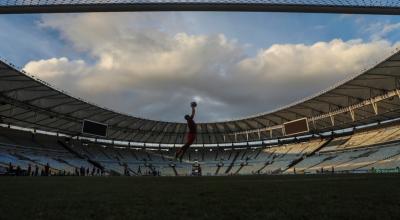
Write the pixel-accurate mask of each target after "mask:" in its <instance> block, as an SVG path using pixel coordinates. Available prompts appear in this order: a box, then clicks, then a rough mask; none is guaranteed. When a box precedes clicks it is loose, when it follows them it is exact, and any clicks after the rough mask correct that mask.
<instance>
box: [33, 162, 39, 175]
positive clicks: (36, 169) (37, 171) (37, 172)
mask: <svg viewBox="0 0 400 220" xmlns="http://www.w3.org/2000/svg"><path fill="white" fill-rule="evenodd" d="M38 175H39V166H38V165H35V173H34V176H38Z"/></svg>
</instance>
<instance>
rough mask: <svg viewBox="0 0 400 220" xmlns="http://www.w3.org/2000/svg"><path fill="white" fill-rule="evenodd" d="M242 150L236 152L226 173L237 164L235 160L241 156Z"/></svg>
mask: <svg viewBox="0 0 400 220" xmlns="http://www.w3.org/2000/svg"><path fill="white" fill-rule="evenodd" d="M239 154H240V151H238V152H236V154H235V157H234V158H233V160H232V162H231V164H229V166H228V168H227V169H226V170H225V174H228V173H229V172H230V171H231V170H232V168H233V166H234V165H235V161H236V160H237V158H238V157H239ZM231 155H232V153H231V154H230V155H229V157H231Z"/></svg>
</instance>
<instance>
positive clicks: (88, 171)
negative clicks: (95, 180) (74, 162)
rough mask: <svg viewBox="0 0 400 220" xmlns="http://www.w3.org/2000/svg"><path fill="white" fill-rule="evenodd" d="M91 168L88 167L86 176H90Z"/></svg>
mask: <svg viewBox="0 0 400 220" xmlns="http://www.w3.org/2000/svg"><path fill="white" fill-rule="evenodd" d="M89 173H90V170H89V167H88V168H87V169H86V176H89Z"/></svg>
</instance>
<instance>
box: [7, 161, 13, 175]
mask: <svg viewBox="0 0 400 220" xmlns="http://www.w3.org/2000/svg"><path fill="white" fill-rule="evenodd" d="M12 172H13V165H12V164H11V162H10V163H9V164H8V173H12Z"/></svg>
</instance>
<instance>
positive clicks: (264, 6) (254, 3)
mask: <svg viewBox="0 0 400 220" xmlns="http://www.w3.org/2000/svg"><path fill="white" fill-rule="evenodd" d="M110 11H270V12H314V13H315V12H317V13H348V14H355V13H364V14H400V13H399V12H400V2H399V1H396V0H234V1H228V0H0V13H67V12H110Z"/></svg>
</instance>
